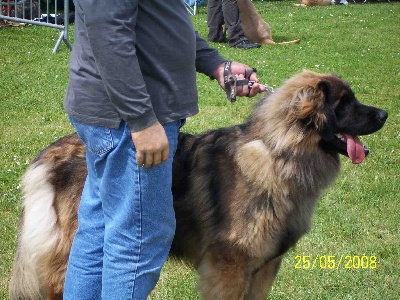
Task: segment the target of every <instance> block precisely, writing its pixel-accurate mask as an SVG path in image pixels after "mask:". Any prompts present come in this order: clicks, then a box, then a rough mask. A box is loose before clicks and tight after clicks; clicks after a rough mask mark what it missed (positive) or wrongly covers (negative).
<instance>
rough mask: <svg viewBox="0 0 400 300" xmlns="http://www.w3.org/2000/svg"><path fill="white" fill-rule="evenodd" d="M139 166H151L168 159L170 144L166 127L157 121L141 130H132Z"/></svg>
mask: <svg viewBox="0 0 400 300" xmlns="http://www.w3.org/2000/svg"><path fill="white" fill-rule="evenodd" d="M131 135H132V141H133V143H134V145H135V148H136V162H137V164H138V166H139V167H145V168H149V167H152V166H156V165H158V164H160V163H162V162H164V161H166V160H167V159H168V156H169V144H168V139H167V135H166V134H165V130H164V127H162V126H161V124H160V123H159V122H156V123H154V124H152V125H150V126H149V127H147V128H145V129H142V130H140V131H136V132H132V133H131Z"/></svg>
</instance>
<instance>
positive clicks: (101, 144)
mask: <svg viewBox="0 0 400 300" xmlns="http://www.w3.org/2000/svg"><path fill="white" fill-rule="evenodd" d="M69 119H70V122H71V124H72V126H74V128H75V130H76V133H77V134H78V136H79V138H80V139H81V140H82V142H83V143H84V144H85V147H86V150H88V151H90V152H92V153H93V154H95V155H99V156H101V155H103V154H105V153H107V152H109V151H110V150H111V149H112V148H113V147H114V143H113V138H112V134H111V129H110V128H108V127H101V126H95V125H90V124H86V123H82V122H80V121H78V120H76V119H74V118H71V117H69Z"/></svg>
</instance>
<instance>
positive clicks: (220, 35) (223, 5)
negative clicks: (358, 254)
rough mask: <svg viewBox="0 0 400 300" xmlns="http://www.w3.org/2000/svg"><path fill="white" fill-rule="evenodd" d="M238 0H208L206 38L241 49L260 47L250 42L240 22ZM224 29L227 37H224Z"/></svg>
mask: <svg viewBox="0 0 400 300" xmlns="http://www.w3.org/2000/svg"><path fill="white" fill-rule="evenodd" d="M237 1H238V0H208V3H207V24H208V40H209V41H210V42H216V43H228V44H229V46H231V47H234V48H241V49H252V48H259V47H261V45H260V44H258V43H250V42H249V40H248V39H247V38H246V36H245V34H244V31H243V28H242V26H241V24H240V14H239V7H238V5H237ZM226 31H227V32H228V37H229V39H227V37H226Z"/></svg>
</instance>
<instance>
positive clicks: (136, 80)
mask: <svg viewBox="0 0 400 300" xmlns="http://www.w3.org/2000/svg"><path fill="white" fill-rule="evenodd" d="M77 2H78V5H80V8H81V9H82V11H83V15H84V25H85V30H86V34H87V38H88V40H89V43H90V46H91V48H92V51H93V56H94V58H95V61H96V66H97V68H98V71H99V73H100V76H101V79H102V82H103V83H104V86H105V89H106V91H107V94H108V96H109V98H110V100H111V101H112V103H113V105H114V106H115V107H116V109H117V111H118V113H119V115H120V116H121V118H122V119H123V120H124V121H126V122H127V123H128V124H129V126H130V128H131V130H132V131H139V130H142V129H144V128H146V127H148V126H150V125H151V124H153V123H155V122H156V121H157V119H156V116H155V114H154V111H153V108H152V104H151V100H150V96H149V94H148V93H147V90H146V84H145V82H144V80H143V76H142V72H141V70H140V66H139V62H138V58H137V55H136V48H135V46H136V36H135V25H136V17H137V13H138V1H137V0H132V1H113V0H100V1H94V0H85V1H77Z"/></svg>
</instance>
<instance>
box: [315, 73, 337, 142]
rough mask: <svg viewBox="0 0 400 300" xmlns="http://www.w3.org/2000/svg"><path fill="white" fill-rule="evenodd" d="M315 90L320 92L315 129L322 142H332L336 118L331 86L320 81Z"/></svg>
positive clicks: (326, 82)
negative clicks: (320, 97) (319, 104)
mask: <svg viewBox="0 0 400 300" xmlns="http://www.w3.org/2000/svg"><path fill="white" fill-rule="evenodd" d="M317 90H319V91H320V93H321V96H322V99H321V100H322V102H321V106H320V109H319V111H318V114H319V117H318V118H317V120H315V121H316V122H318V123H316V124H315V125H316V129H317V132H318V133H319V135H320V136H321V138H322V139H323V140H327V141H329V140H332V139H333V138H334V137H335V131H336V116H335V112H334V111H333V108H332V105H333V103H334V102H335V98H334V93H333V90H332V85H331V83H330V82H329V81H326V80H321V81H320V82H318V84H317Z"/></svg>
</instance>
